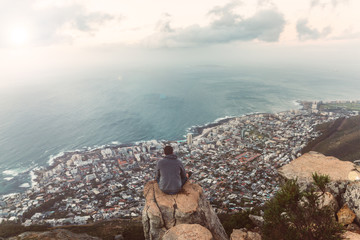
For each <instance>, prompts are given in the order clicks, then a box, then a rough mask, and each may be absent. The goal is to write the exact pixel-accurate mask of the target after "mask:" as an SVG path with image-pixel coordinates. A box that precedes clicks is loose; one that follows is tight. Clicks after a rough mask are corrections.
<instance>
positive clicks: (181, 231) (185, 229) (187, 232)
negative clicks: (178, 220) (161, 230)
mask: <svg viewBox="0 0 360 240" xmlns="http://www.w3.org/2000/svg"><path fill="white" fill-rule="evenodd" d="M213 239H214V238H213V236H212V234H211V232H210V231H209V230H208V229H206V228H204V227H203V226H201V225H199V224H179V225H176V226H175V227H172V228H170V229H169V230H167V231H166V232H165V234H164V236H163V237H162V240H213Z"/></svg>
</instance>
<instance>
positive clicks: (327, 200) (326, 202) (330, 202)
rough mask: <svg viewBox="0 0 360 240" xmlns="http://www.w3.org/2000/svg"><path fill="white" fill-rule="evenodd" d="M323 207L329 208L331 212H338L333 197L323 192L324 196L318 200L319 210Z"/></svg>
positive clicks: (336, 203) (337, 205)
mask: <svg viewBox="0 0 360 240" xmlns="http://www.w3.org/2000/svg"><path fill="white" fill-rule="evenodd" d="M319 194H321V193H319ZM325 206H328V207H330V209H331V210H332V211H333V212H337V210H339V204H338V202H337V201H336V199H335V197H334V196H333V195H332V194H331V193H329V192H325V193H324V195H322V196H321V197H320V199H319V208H320V209H322V208H323V207H325Z"/></svg>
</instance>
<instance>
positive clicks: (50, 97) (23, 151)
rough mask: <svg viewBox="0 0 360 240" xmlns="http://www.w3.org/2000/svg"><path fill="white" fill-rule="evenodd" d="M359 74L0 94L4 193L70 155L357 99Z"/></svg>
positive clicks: (271, 72)
mask: <svg viewBox="0 0 360 240" xmlns="http://www.w3.org/2000/svg"><path fill="white" fill-rule="evenodd" d="M359 86H360V85H359V75H356V74H351V73H347V72H333V71H326V70H311V71H310V70H306V71H304V69H282V68H278V69H274V68H273V69H271V68H268V69H266V68H261V69H257V68H251V69H249V68H245V67H243V68H242V67H233V68H231V67H222V66H194V67H189V66H187V67H179V68H172V69H157V70H156V69H146V70H144V69H135V70H134V69H133V70H132V71H123V72H122V73H121V77H119V76H117V75H116V74H108V75H106V76H104V75H100V74H99V75H93V76H86V77H74V78H66V79H55V80H54V79H48V81H43V82H41V84H27V85H26V86H22V85H18V86H12V87H8V88H6V87H4V88H2V89H0V194H8V193H13V192H22V191H24V190H25V189H27V188H28V187H29V183H30V172H31V170H32V169H33V168H35V167H39V166H46V165H47V164H49V161H50V162H51V159H53V158H54V157H55V156H56V155H58V154H61V153H62V152H64V151H70V150H76V149H84V148H94V147H100V146H103V145H108V144H119V143H128V142H135V141H141V140H150V139H158V140H161V139H165V140H181V139H183V138H184V135H185V134H186V131H187V129H189V127H192V126H194V125H203V124H206V123H209V122H212V121H214V120H216V119H218V118H221V117H225V116H240V115H243V114H247V113H251V112H278V111H284V110H287V109H295V108H298V107H299V106H297V105H295V101H296V100H336V99H358V98H359V96H360V95H359V89H360V87H359Z"/></svg>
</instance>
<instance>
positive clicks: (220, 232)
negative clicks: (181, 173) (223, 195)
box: [142, 181, 228, 240]
mask: <svg viewBox="0 0 360 240" xmlns="http://www.w3.org/2000/svg"><path fill="white" fill-rule="evenodd" d="M144 196H145V201H146V202H145V206H144V209H143V213H142V223H143V227H144V235H145V238H146V239H151V240H153V239H161V238H162V237H163V235H164V234H165V232H166V231H167V230H169V229H170V228H172V227H174V226H176V225H180V224H199V225H201V226H203V227H205V228H207V229H208V230H210V232H211V233H212V235H213V238H214V239H215V240H220V239H221V240H223V239H228V237H227V235H226V232H225V230H224V228H223V226H222V225H221V223H220V220H219V218H218V217H217V215H216V213H215V212H214V210H213V209H212V207H211V205H210V203H209V201H208V200H207V199H206V197H205V195H204V193H203V190H202V188H201V187H200V186H199V185H198V184H194V183H190V182H187V183H186V184H185V185H184V187H183V189H182V191H181V192H180V193H178V194H176V195H168V194H165V193H163V192H162V191H161V190H160V189H159V186H158V184H157V182H156V181H150V182H148V183H147V184H146V185H145V187H144Z"/></svg>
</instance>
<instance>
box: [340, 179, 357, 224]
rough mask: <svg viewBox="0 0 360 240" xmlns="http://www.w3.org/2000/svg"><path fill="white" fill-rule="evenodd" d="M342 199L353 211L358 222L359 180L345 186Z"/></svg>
mask: <svg viewBox="0 0 360 240" xmlns="http://www.w3.org/2000/svg"><path fill="white" fill-rule="evenodd" d="M343 201H344V202H345V203H346V204H347V205H348V206H349V208H350V209H351V210H352V211H354V213H355V214H356V220H357V221H358V222H360V182H352V183H350V184H349V185H348V186H347V189H346V191H345V193H344V195H343Z"/></svg>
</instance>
